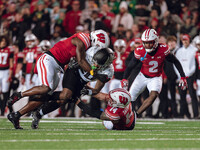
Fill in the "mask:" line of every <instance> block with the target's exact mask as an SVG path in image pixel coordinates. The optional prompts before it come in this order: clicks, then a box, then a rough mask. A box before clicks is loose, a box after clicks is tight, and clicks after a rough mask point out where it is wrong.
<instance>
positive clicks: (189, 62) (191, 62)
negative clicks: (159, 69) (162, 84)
mask: <svg viewBox="0 0 200 150" xmlns="http://www.w3.org/2000/svg"><path fill="white" fill-rule="evenodd" d="M181 41H182V43H183V46H182V47H181V48H180V49H178V50H177V52H176V54H175V55H176V57H177V59H178V60H179V61H180V63H181V65H182V66H183V70H184V72H185V74H186V76H188V79H187V82H188V90H189V94H190V97H191V99H192V109H193V118H197V117H198V115H199V111H198V101H197V96H196V90H195V89H194V87H193V83H194V75H195V69H196V68H195V53H196V51H197V48H195V47H194V46H193V45H191V44H190V37H189V35H188V34H185V35H183V36H182V39H181ZM183 54H184V55H183ZM175 70H176V69H175ZM176 74H177V75H178V79H180V76H179V74H178V72H177V70H176ZM179 93H180V97H181V100H180V117H184V115H186V116H187V118H191V114H190V113H189V110H188V105H187V101H186V94H187V90H181V89H180V88H179Z"/></svg>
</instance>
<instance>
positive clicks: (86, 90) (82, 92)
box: [81, 86, 92, 95]
mask: <svg viewBox="0 0 200 150" xmlns="http://www.w3.org/2000/svg"><path fill="white" fill-rule="evenodd" d="M81 95H92V89H89V88H87V87H86V86H85V87H83V89H82V90H81Z"/></svg>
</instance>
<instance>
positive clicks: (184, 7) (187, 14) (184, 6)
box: [180, 3, 191, 22]
mask: <svg viewBox="0 0 200 150" xmlns="http://www.w3.org/2000/svg"><path fill="white" fill-rule="evenodd" d="M190 16H191V12H190V10H189V8H188V6H187V4H185V3H181V13H180V18H181V19H182V20H183V21H184V22H185V21H186V19H187V18H188V17H190Z"/></svg>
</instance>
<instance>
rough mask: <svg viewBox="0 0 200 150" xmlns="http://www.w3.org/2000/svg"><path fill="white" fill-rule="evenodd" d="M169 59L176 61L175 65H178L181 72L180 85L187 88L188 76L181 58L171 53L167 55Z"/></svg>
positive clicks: (183, 88)
mask: <svg viewBox="0 0 200 150" xmlns="http://www.w3.org/2000/svg"><path fill="white" fill-rule="evenodd" d="M166 59H167V61H169V62H172V63H174V65H175V66H176V68H177V70H178V72H179V73H180V76H181V79H180V81H179V86H180V87H181V89H182V90H185V89H186V88H187V78H188V77H186V76H185V73H184V71H183V67H182V66H181V63H180V62H179V60H178V59H177V58H176V57H175V56H174V55H172V54H169V55H168V56H167V57H166Z"/></svg>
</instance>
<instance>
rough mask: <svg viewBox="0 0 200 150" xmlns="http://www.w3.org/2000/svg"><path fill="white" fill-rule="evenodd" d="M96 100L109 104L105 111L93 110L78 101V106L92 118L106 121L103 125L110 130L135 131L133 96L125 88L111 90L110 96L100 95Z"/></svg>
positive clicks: (96, 96)
mask: <svg viewBox="0 0 200 150" xmlns="http://www.w3.org/2000/svg"><path fill="white" fill-rule="evenodd" d="M94 97H95V98H97V99H99V100H102V101H106V102H108V105H107V107H106V109H105V111H100V110H92V109H90V108H89V107H88V106H87V105H86V104H85V103H84V102H82V101H81V100H78V101H77V102H76V104H77V105H78V106H79V107H80V108H81V109H82V110H83V111H84V112H85V113H87V114H89V115H90V116H92V117H96V118H98V119H101V120H104V121H103V125H104V126H105V128H106V129H109V130H133V129H134V127H135V122H136V114H135V113H134V112H133V111H132V106H131V103H130V102H131V95H130V93H129V92H128V91H127V90H125V89H123V88H116V89H114V90H111V91H110V92H109V93H108V94H106V93H102V92H100V93H98V94H97V95H94Z"/></svg>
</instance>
